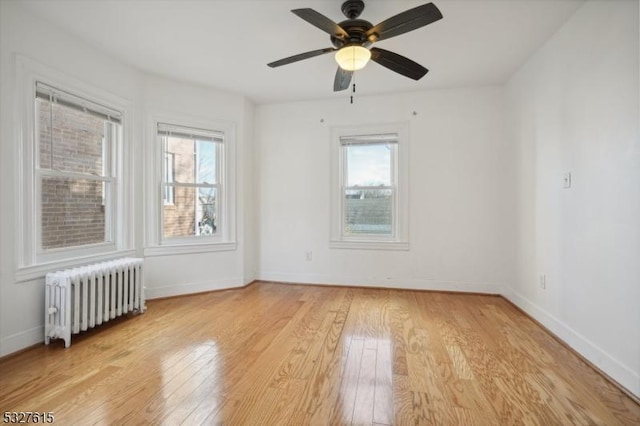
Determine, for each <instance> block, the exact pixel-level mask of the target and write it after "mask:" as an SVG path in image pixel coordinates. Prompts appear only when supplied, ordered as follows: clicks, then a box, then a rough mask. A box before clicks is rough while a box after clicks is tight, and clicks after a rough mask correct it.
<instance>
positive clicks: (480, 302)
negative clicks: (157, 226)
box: [0, 282, 640, 426]
mask: <svg viewBox="0 0 640 426" xmlns="http://www.w3.org/2000/svg"><path fill="white" fill-rule="evenodd" d="M0 409H2V411H17V410H22V411H52V412H54V414H55V418H56V423H60V424H169V425H173V424H176V425H177V424H184V425H198V424H214V425H217V424H229V425H236V424H238V425H242V424H261V425H263V424H264V425H296V426H297V425H300V424H311V425H328V424H331V425H343V424H344V425H346V424H369V425H391V424H394V425H423V424H451V425H459V424H464V425H499V424H504V425H512V424H523V425H528V424H531V425H540V424H544V425H547V424H549V425H551V424H603V425H637V424H640V406H639V405H638V404H637V403H636V402H635V401H634V400H633V399H631V398H629V397H628V396H626V395H625V394H624V393H623V392H621V391H620V390H619V389H618V388H616V387H615V386H614V385H613V384H611V383H610V382H609V381H607V380H606V379H605V378H604V377H603V376H601V375H600V374H599V373H598V372H597V371H595V370H594V369H593V368H591V367H590V366H589V365H588V364H587V363H585V362H584V361H583V360H582V359H580V358H579V357H577V356H576V355H575V354H574V353H573V352H572V351H571V350H569V349H567V347H566V346H564V345H563V344H562V343H559V342H558V341H557V340H556V339H555V338H554V337H553V336H551V335H550V334H549V333H548V332H547V331H546V330H544V329H543V328H542V327H541V326H540V325H539V324H537V323H535V322H534V321H532V320H531V319H530V318H529V317H527V316H526V315H524V314H523V313H522V312H521V311H519V310H518V309H517V308H515V307H514V306H513V305H511V304H510V303H509V302H507V301H506V300H505V299H503V298H501V297H497V296H482V295H469V294H450V293H437V292H416V291H409V290H388V289H384V290H376V289H363V288H336V287H322V286H309V285H283V284H277V283H268V282H260V283H255V284H253V285H250V286H248V287H245V288H241V289H234V290H227V291H220V292H212V293H204V294H197V295H189V296H183V297H178V298H171V299H164V300H151V301H148V309H147V312H146V313H145V314H144V315H133V316H127V317H125V318H120V319H117V320H115V321H110V322H109V323H108V324H106V325H104V326H102V327H99V328H96V329H95V330H91V331H89V332H86V333H82V334H80V335H75V336H74V337H73V345H72V347H71V348H69V349H64V348H63V345H62V342H61V341H54V342H53V343H52V344H51V345H49V346H44V345H42V346H38V347H34V348H32V349H29V350H27V351H24V352H22V353H20V354H17V355H15V356H10V357H6V358H4V359H0Z"/></svg>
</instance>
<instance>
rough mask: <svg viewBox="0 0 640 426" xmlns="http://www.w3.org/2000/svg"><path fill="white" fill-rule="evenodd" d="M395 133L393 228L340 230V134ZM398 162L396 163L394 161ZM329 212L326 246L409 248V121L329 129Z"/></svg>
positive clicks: (341, 221) (341, 201) (341, 228)
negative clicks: (384, 233)
mask: <svg viewBox="0 0 640 426" xmlns="http://www.w3.org/2000/svg"><path fill="white" fill-rule="evenodd" d="M389 133H395V134H397V135H398V143H397V150H396V153H397V154H396V158H395V161H394V165H392V168H393V169H392V173H394V178H395V179H394V180H395V185H396V188H395V190H394V195H395V197H396V199H395V203H394V229H393V230H392V235H391V236H378V235H375V236H374V235H371V236H367V235H357V236H345V235H344V234H343V209H344V204H343V203H344V196H343V191H342V187H343V182H344V173H345V170H346V169H345V164H344V158H343V148H342V145H341V143H340V138H343V137H347V136H360V135H371V134H389ZM395 164H397V167H396V165H395ZM330 208H331V214H330V232H331V234H330V237H329V248H332V249H365V250H409V124H408V123H388V124H372V125H361V126H340V127H333V128H332V129H331V206H330Z"/></svg>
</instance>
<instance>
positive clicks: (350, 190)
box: [340, 134, 398, 236]
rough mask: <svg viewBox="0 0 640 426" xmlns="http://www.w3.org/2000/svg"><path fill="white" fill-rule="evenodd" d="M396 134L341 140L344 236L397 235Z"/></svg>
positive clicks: (344, 138)
mask: <svg viewBox="0 0 640 426" xmlns="http://www.w3.org/2000/svg"><path fill="white" fill-rule="evenodd" d="M397 141H398V137H397V135H396V134H388V135H372V136H356V137H343V138H340V144H341V147H342V148H341V149H342V151H343V153H342V157H343V159H344V173H343V188H344V189H343V191H344V199H343V206H342V218H343V219H342V220H343V224H342V226H343V228H342V233H343V236H352V235H363V236H365V235H366V236H374V235H381V236H393V232H394V226H393V222H394V220H395V215H394V214H393V212H394V210H395V207H394V204H395V196H394V192H395V182H394V181H395V179H394V178H393V175H394V173H393V169H394V163H395V157H396V147H397Z"/></svg>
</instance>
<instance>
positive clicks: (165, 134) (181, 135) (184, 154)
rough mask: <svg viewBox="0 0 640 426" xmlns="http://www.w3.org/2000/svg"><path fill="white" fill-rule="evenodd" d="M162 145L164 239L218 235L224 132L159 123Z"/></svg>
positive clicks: (221, 196)
mask: <svg viewBox="0 0 640 426" xmlns="http://www.w3.org/2000/svg"><path fill="white" fill-rule="evenodd" d="M157 134H158V137H159V139H160V143H161V144H162V152H163V153H164V154H163V155H164V161H163V162H162V177H163V179H162V182H161V186H162V200H163V205H162V231H161V235H162V239H163V240H167V239H176V240H180V239H182V240H184V239H193V238H200V239H201V238H206V237H216V236H218V234H219V228H220V222H221V221H222V220H223V217H222V215H221V214H220V213H221V212H222V211H223V210H222V207H223V206H222V200H223V194H222V192H223V187H222V167H221V166H222V164H221V158H222V157H223V153H222V151H223V147H224V133H222V132H219V131H214V130H203V129H197V128H192V127H184V126H176V125H171V124H166V123H158V124H157Z"/></svg>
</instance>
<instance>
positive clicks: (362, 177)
mask: <svg viewBox="0 0 640 426" xmlns="http://www.w3.org/2000/svg"><path fill="white" fill-rule="evenodd" d="M391 149H392V148H391V146H390V145H384V144H375V145H350V146H346V147H345V150H346V160H347V186H380V185H382V186H391Z"/></svg>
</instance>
